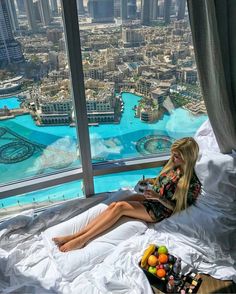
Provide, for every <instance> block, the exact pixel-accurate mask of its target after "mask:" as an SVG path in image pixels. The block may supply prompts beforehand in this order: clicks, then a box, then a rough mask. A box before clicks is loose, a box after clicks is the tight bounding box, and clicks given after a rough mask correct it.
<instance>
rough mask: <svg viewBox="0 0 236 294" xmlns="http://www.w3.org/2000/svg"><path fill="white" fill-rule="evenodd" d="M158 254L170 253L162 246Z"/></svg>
mask: <svg viewBox="0 0 236 294" xmlns="http://www.w3.org/2000/svg"><path fill="white" fill-rule="evenodd" d="M158 253H159V254H167V253H168V249H167V248H166V246H160V247H159V248H158Z"/></svg>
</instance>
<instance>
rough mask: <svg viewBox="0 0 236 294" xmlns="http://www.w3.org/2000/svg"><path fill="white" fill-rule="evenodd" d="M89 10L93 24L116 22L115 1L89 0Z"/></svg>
mask: <svg viewBox="0 0 236 294" xmlns="http://www.w3.org/2000/svg"><path fill="white" fill-rule="evenodd" d="M88 10H89V14H90V17H91V18H92V22H112V21H113V20H114V0H89V2H88Z"/></svg>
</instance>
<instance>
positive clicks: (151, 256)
mask: <svg viewBox="0 0 236 294" xmlns="http://www.w3.org/2000/svg"><path fill="white" fill-rule="evenodd" d="M139 266H140V267H141V268H142V270H143V271H144V273H145V275H146V276H147V278H148V280H149V282H150V284H151V285H152V286H154V287H156V288H158V289H159V290H161V291H162V292H164V293H182V294H184V293H197V291H198V289H199V287H200V285H201V282H202V279H201V277H200V275H199V274H196V273H193V272H190V273H189V274H187V275H182V274H181V258H179V257H176V256H174V255H172V254H170V253H169V252H168V249H167V247H166V246H164V245H161V246H156V245H154V244H150V245H149V246H148V248H147V249H146V250H145V251H144V253H143V256H142V258H141V261H140V263H139Z"/></svg>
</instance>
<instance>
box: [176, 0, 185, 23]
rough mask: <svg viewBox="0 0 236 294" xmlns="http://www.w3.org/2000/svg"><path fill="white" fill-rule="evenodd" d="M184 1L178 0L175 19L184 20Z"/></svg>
mask: <svg viewBox="0 0 236 294" xmlns="http://www.w3.org/2000/svg"><path fill="white" fill-rule="evenodd" d="M185 6H186V0H178V15H177V19H178V20H180V19H184V15H185Z"/></svg>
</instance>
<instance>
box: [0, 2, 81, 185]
mask: <svg viewBox="0 0 236 294" xmlns="http://www.w3.org/2000/svg"><path fill="white" fill-rule="evenodd" d="M61 15H62V14H61V5H60V1H57V0H51V1H49V0H25V1H22V0H17V1H13V0H1V1H0V80H1V83H0V174H1V180H0V183H6V182H11V181H14V180H22V179H24V178H26V177H32V176H37V175H39V174H40V175H42V174H47V173H53V172H55V171H57V172H58V171H61V170H64V169H67V168H74V167H78V166H80V165H81V164H80V158H79V152H78V148H77V146H78V141H77V136H76V129H75V128H74V127H71V126H73V125H74V117H73V104H72V97H71V88H70V74H69V68H68V61H67V56H66V52H65V39H64V29H63V22H62V17H61Z"/></svg>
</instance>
